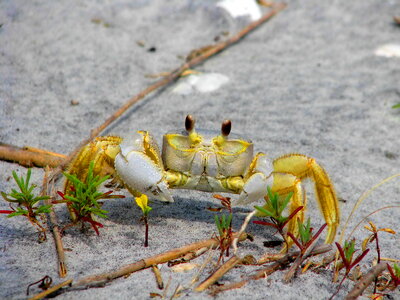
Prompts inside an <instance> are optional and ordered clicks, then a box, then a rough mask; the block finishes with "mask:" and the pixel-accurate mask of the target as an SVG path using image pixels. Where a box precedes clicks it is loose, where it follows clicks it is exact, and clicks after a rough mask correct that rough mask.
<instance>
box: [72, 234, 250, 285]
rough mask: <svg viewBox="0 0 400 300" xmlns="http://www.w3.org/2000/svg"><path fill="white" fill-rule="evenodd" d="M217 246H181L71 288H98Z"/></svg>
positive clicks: (214, 241) (206, 242) (203, 243)
mask: <svg viewBox="0 0 400 300" xmlns="http://www.w3.org/2000/svg"><path fill="white" fill-rule="evenodd" d="M246 238H247V234H242V235H241V236H240V239H239V240H241V241H243V240H245V239H246ZM218 246H219V241H218V240H217V239H209V240H204V241H200V242H197V243H193V244H190V245H187V246H183V247H181V248H176V249H173V250H170V251H168V252H164V253H161V254H158V255H155V256H152V257H149V258H145V259H142V260H139V261H137V262H134V263H132V264H129V265H125V266H123V267H121V268H119V269H117V270H115V271H111V272H108V273H103V274H99V275H92V276H87V277H84V278H82V279H81V280H78V281H77V282H75V283H74V284H73V285H72V287H79V286H87V287H90V286H98V285H102V284H105V283H107V282H109V281H111V280H113V279H116V278H119V277H121V276H124V275H127V274H130V273H133V272H136V271H139V270H142V269H146V268H149V267H151V266H153V265H157V264H162V263H166V262H168V261H170V260H173V259H177V258H179V257H181V256H182V255H185V254H186V253H188V252H190V251H195V250H196V249H199V248H203V247H209V248H216V247H218Z"/></svg>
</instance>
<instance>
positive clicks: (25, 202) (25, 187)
mask: <svg viewBox="0 0 400 300" xmlns="http://www.w3.org/2000/svg"><path fill="white" fill-rule="evenodd" d="M12 175H13V177H14V180H15V182H16V183H17V185H18V187H19V190H20V191H17V190H15V189H11V193H9V194H6V193H4V192H1V195H2V196H3V198H4V200H6V201H7V202H10V208H11V210H0V213H2V214H7V217H8V218H12V217H15V216H24V217H26V218H27V219H28V220H29V222H31V223H32V225H33V226H34V227H36V228H37V230H38V232H39V237H38V241H39V242H43V241H45V240H46V228H45V227H44V226H43V224H42V223H41V221H39V219H38V218H43V217H44V214H45V213H49V212H50V207H51V205H40V206H37V204H38V202H39V201H41V200H46V199H49V197H48V196H36V195H34V194H33V190H34V189H35V188H36V185H34V184H31V185H30V184H29V181H30V178H31V169H28V172H27V174H26V179H24V177H23V176H21V177H18V175H17V173H16V172H15V171H13V172H12ZM11 203H17V204H18V206H17V207H16V208H14V207H12V206H11Z"/></svg>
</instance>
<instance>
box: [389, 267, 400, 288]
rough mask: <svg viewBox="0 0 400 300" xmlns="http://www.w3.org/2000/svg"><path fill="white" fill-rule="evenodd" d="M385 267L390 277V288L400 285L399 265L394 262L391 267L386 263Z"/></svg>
mask: <svg viewBox="0 0 400 300" xmlns="http://www.w3.org/2000/svg"><path fill="white" fill-rule="evenodd" d="M387 268H388V270H389V273H390V277H392V287H391V289H392V290H394V289H396V288H397V287H398V286H400V267H399V266H398V265H397V264H394V265H393V268H392V267H391V266H390V265H389V264H387Z"/></svg>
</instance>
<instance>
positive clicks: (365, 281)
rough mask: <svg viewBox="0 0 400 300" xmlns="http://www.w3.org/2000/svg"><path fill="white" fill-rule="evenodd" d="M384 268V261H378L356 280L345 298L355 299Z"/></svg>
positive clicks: (348, 299) (347, 299)
mask: <svg viewBox="0 0 400 300" xmlns="http://www.w3.org/2000/svg"><path fill="white" fill-rule="evenodd" d="M385 269H386V263H380V264H377V265H376V266H374V267H372V268H371V269H370V270H369V271H368V272H367V274H366V275H364V276H363V277H361V279H360V280H359V281H357V283H356V285H355V286H354V287H353V289H352V290H351V291H350V292H349V293H348V294H347V296H346V298H345V299H346V300H353V299H357V298H358V297H359V296H361V294H362V293H363V292H364V290H365V289H366V288H367V287H368V286H369V285H370V284H371V283H372V282H373V281H374V280H375V278H377V277H378V276H379V274H381V273H382V272H383V271H384V270H385Z"/></svg>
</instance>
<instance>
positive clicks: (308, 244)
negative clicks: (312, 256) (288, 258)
mask: <svg viewBox="0 0 400 300" xmlns="http://www.w3.org/2000/svg"><path fill="white" fill-rule="evenodd" d="M297 225H298V230H299V238H300V239H298V238H297V237H295V236H294V234H293V233H291V232H288V233H287V235H288V236H289V237H290V238H291V239H292V240H293V242H294V243H295V244H296V245H297V247H299V249H300V253H299V255H298V257H297V258H296V260H295V262H294V263H293V265H292V266H291V267H290V269H289V271H288V272H287V274H286V275H285V277H284V280H285V281H286V282H288V281H290V280H291V279H292V278H293V277H294V276H295V274H296V272H297V270H298V268H299V267H300V265H301V264H302V263H303V261H304V260H305V258H306V257H307V255H308V254H309V253H310V251H311V250H312V249H313V246H314V245H315V243H316V242H317V240H318V237H319V236H320V235H321V233H322V231H323V230H324V229H325V227H326V226H327V224H326V223H325V224H324V225H322V226H321V227H320V229H319V230H318V231H317V233H316V234H314V235H312V231H313V228H312V227H311V221H310V218H308V220H307V223H306V224H303V223H302V222H301V221H300V220H297Z"/></svg>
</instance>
